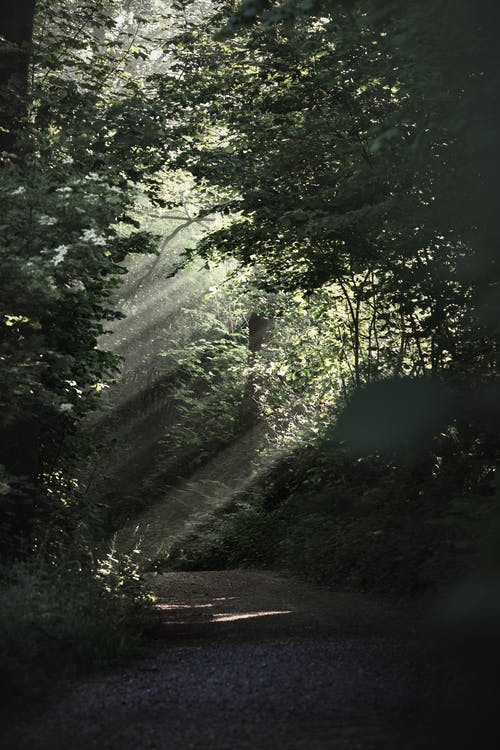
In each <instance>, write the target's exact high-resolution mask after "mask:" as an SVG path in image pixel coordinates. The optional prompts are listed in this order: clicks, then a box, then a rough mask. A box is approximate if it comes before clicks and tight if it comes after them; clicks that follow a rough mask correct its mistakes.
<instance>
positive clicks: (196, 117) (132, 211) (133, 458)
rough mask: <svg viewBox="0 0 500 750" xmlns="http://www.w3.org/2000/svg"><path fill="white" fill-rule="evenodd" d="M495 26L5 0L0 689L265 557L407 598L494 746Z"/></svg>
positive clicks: (499, 600)
mask: <svg viewBox="0 0 500 750" xmlns="http://www.w3.org/2000/svg"><path fill="white" fill-rule="evenodd" d="M498 20H499V19H498V10H497V7H496V3H493V2H492V0H477V1H476V2H475V3H473V2H470V1H469V0H453V1H452V0H421V2H419V3H406V2H403V1H402V0H285V1H284V2H281V0H80V2H76V0H4V1H3V2H2V3H1V4H0V112H1V116H0V163H1V170H0V192H1V196H2V213H1V217H0V224H1V243H0V694H1V695H2V697H3V696H5V700H8V701H11V700H12V699H14V701H17V702H19V701H21V702H23V701H26V700H37V699H38V698H39V696H40V694H45V693H46V692H47V691H48V692H50V691H53V690H57V685H59V684H61V681H62V682H63V683H64V680H67V679H68V678H70V679H76V678H79V677H80V676H82V675H83V676H85V675H88V674H94V673H96V672H99V670H103V669H113V668H114V667H116V665H117V664H123V663H128V661H129V660H130V659H131V658H132V657H133V655H134V654H136V653H137V652H138V651H139V652H140V650H141V648H143V644H144V640H145V639H146V640H147V638H148V637H149V636H148V633H149V632H150V631H151V630H153V631H154V629H155V627H157V625H155V623H156V618H157V616H158V609H159V607H158V601H159V599H158V597H159V594H158V591H157V590H155V583H154V581H155V580H156V578H157V577H162V576H164V575H166V576H167V577H168V575H173V574H174V573H175V574H178V573H183V574H186V575H187V573H188V572H189V574H190V575H191V574H193V575H194V574H195V573H197V572H200V571H234V570H238V571H239V570H243V571H245V570H249V571H271V572H273V571H274V572H276V573H277V574H278V573H279V574H283V575H291V576H298V577H299V578H300V580H306V581H310V582H311V585H315V586H317V585H319V586H321V587H324V588H326V589H329V590H333V591H337V592H350V593H352V595H360V596H361V595H362V596H368V597H370V596H378V595H381V596H386V597H389V598H390V599H391V601H400V602H401V601H403V602H406V603H408V602H413V603H415V602H418V603H422V602H424V604H422V605H421V606H425V603H427V602H432V607H433V608H435V609H437V610H438V611H439V616H438V619H439V618H441V620H443V621H446V624H445V625H443V627H444V629H445V633H446V636H445V639H446V640H447V641H450V640H453V638H455V637H456V638H457V639H458V640H460V643H461V644H462V647H463V648H462V649H461V651H460V654H461V657H460V658H462V657H463V661H464V663H465V662H467V665H468V666H469V665H470V663H473V664H474V670H473V672H474V675H473V677H471V673H469V672H467V676H468V677H467V680H469V681H470V685H471V686H470V692H467V691H466V692H465V697H464V698H463V699H464V700H466V701H467V705H468V707H469V709H470V710H469V713H470V715H471V717H472V718H471V722H470V723H471V725H472V726H473V727H474V733H475V734H474V737H475V740H474V742H472V741H471V743H470V744H467V743H468V741H466V740H464V745H463V746H464V747H480V748H481V750H483V748H484V750H486V749H487V748H489V747H490V746H491V747H492V748H493V747H495V748H496V747H498V744H497V743H498V741H499V739H500V727H498V726H497V721H496V720H495V716H496V717H498V709H499V708H500V704H499V702H498V698H497V692H498V687H497V684H496V683H497V679H498V669H499V668H500V638H499V635H498V634H499V632H500V630H499V627H500V614H499V613H500V570H499V563H500V556H499V550H500V516H499V506H498V503H499V500H500V495H499V492H500V487H499V474H498V471H497V466H498V459H499V454H500V435H499V431H498V423H499V420H500V380H499V370H500V314H499V313H500V296H499V292H500V267H499V255H498V246H499V239H500V238H499V236H498V235H499V229H498V206H499V202H498V198H499V195H498V184H497V183H498V165H499V163H500V159H499V157H500V139H499V137H498V133H499V130H500V59H499V58H500V47H499V45H498V41H497V39H496V35H497V29H498V23H497V22H498ZM167 579H168V578H165V579H164V580H167ZM162 580H163V579H162ZM419 606H420V605H419ZM441 620H440V621H441ZM479 691H480V692H481V696H487V698H486V697H485V698H484V700H483V698H481V700H478V706H475V704H474V706H473V705H472V704H473V703H474V696H476V697H477V696H478V695H479ZM479 703H481V707H479ZM476 714H477V715H476ZM460 726H461V725H460ZM478 727H481V729H482V731H484V736H483V735H481V736H479V735H478V731H479V729H478ZM462 729H463V728H461V729H460V732H462ZM465 736H468V735H467V734H466V733H465V734H462V738H463V737H465ZM489 743H490V744H489ZM90 746H91V745H88V747H90ZM93 746H94V745H92V747H93ZM102 746H104V745H102ZM143 746H144V747H150V745H147V744H144V745H143ZM165 746H167V745H165ZM177 746H178V747H182V746H185V747H208V748H212V747H213V748H218V747H219V745H217V744H215V743H214V742H212V744H210V742H208V741H207V742H206V744H200V745H196V744H194V745H189V744H185V745H182V744H179V745H175V747H177ZM228 746H229V745H220V747H221V748H222V747H228ZM232 746H233V747H235V748H238V747H241V748H246V747H247V745H246V744H243V743H241V744H238V741H236V742H233V744H232ZM253 746H255V747H259V745H258V744H256V745H253ZM261 746H262V747H264V745H261ZM273 746H274V747H279V746H280V745H276V744H274V745H273ZM282 746H283V747H295V745H291V744H283V745H282ZM304 746H305V745H304ZM311 746H313V745H311ZM316 746H317V747H318V748H319V747H321V748H323V747H325V748H327V747H334V745H333V744H328V743H327V744H323V745H321V744H318V745H314V747H316ZM338 746H339V748H340V747H353V748H354V747H365V745H354V744H352V745H350V744H348V745H340V744H339V745H338ZM396 746H398V747H401V746H403V745H394V747H396ZM406 746H407V747H410V745H406ZM454 746H457V747H458V746H459V744H458V742H457V744H456V745H454ZM460 746H461V745H460ZM12 747H14V746H12ZM43 747H45V745H44V746H43ZM48 747H51V746H50V745H49V744H47V748H48ZM52 747H55V746H52ZM96 747H98V745H96ZM110 747H111V745H110ZM113 747H114V746H113ZM136 747H137V745H136ZM151 747H153V745H151ZM172 747H174V745H172ZM249 747H250V745H249ZM265 747H267V745H266V746H265ZM298 747H299V745H297V748H298ZM300 747H303V746H302V745H300ZM335 747H337V745H335ZM366 747H367V748H371V747H372V745H369V744H368V745H366ZM373 747H375V745H373ZM376 747H379V745H376ZM380 747H386V748H389V747H392V745H390V744H385V745H384V744H383V745H380ZM440 747H444V744H443V745H440Z"/></svg>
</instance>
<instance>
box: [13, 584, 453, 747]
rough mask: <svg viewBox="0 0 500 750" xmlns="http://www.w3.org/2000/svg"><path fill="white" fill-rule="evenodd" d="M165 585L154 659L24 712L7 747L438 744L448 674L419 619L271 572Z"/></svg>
mask: <svg viewBox="0 0 500 750" xmlns="http://www.w3.org/2000/svg"><path fill="white" fill-rule="evenodd" d="M154 588H155V589H156V591H157V593H158V597H159V599H158V609H159V614H160V616H161V622H159V625H158V628H157V631H156V632H155V633H154V637H153V638H152V639H151V641H150V642H149V643H148V644H147V646H146V647H145V648H144V652H143V655H142V658H141V659H140V660H138V661H137V662H135V663H134V664H132V665H130V666H128V667H127V668H123V669H119V670H116V671H115V672H113V673H111V674H108V675H105V676H100V677H95V678H93V679H89V680H86V681H83V682H78V683H75V684H74V685H72V686H70V687H69V688H68V690H67V691H66V693H65V695H64V696H62V697H60V698H59V699H58V700H57V702H54V703H52V704H51V705H48V706H45V708H43V709H41V708H33V709H31V710H30V712H29V713H27V712H24V714H23V716H21V715H19V716H12V717H11V719H12V723H11V726H10V728H8V729H7V732H6V735H4V738H3V741H2V743H1V744H2V748H3V750H28V748H29V749H30V750H63V748H64V750H66V749H72V750H84V749H85V750H143V749H144V750H146V749H148V750H149V749H151V750H153V749H157V750H163V749H169V750H170V749H172V750H174V749H175V750H185V749H188V748H196V749H198V748H200V749H201V748H206V749H207V750H212V749H213V750H223V749H224V750H239V749H240V748H241V750H247V748H248V750H249V749H250V748H252V749H254V750H259V749H260V748H262V749H264V750H267V749H268V748H269V750H270V749H271V748H273V749H275V748H276V749H278V750H279V749H281V748H283V749H284V750H285V749H286V750H289V749H297V750H298V749H299V748H300V749H302V748H304V750H305V748H308V750H309V749H313V750H315V749H317V750H323V749H326V748H339V749H343V748H349V750H350V749H351V748H352V749H353V750H354V749H360V750H369V749H371V748H373V749H375V748H377V749H378V748H380V749H382V748H383V749H384V750H392V749H394V750H396V748H397V750H402V749H403V748H404V749H405V750H410V749H412V750H413V749H416V748H422V749H423V748H426V749H427V748H430V747H432V746H433V740H434V739H435V734H434V727H433V717H434V715H435V714H436V713H437V712H436V707H437V700H438V696H437V692H436V690H437V689H436V684H437V681H436V675H435V669H436V667H435V664H434V657H433V654H432V649H431V647H430V646H429V645H428V644H427V645H426V644H425V643H424V642H423V641H422V639H421V638H420V637H419V636H418V635H417V633H416V632H415V617H414V614H413V613H412V612H409V611H402V610H400V609H397V608H395V607H394V606H392V605H389V604H388V603H387V601H384V600H381V599H377V598H374V597H370V596H367V595H356V594H338V593H334V592H331V591H328V590H325V589H320V588H317V587H314V586H312V585H310V584H306V583H303V582H302V581H300V580H298V579H296V578H288V577H282V576H279V575H276V574H274V573H268V572H252V571H229V572H226V571H223V572H207V573H168V574H164V575H161V576H156V577H155V579H154Z"/></svg>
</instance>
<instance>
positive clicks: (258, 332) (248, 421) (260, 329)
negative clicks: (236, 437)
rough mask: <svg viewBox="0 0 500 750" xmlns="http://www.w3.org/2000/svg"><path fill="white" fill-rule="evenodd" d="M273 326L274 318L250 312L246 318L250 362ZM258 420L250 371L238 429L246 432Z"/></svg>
mask: <svg viewBox="0 0 500 750" xmlns="http://www.w3.org/2000/svg"><path fill="white" fill-rule="evenodd" d="M273 327H274V320H272V319H271V318H264V317H263V316H262V315H258V314H257V313H251V315H250V317H249V318H248V351H249V356H250V364H253V361H254V359H255V355H256V354H257V352H258V351H259V349H261V348H262V344H263V343H264V341H265V340H266V338H267V337H268V335H269V333H270V331H271V330H272V328H273ZM258 421H259V410H258V408H257V401H256V399H255V382H254V377H253V374H252V373H250V375H249V377H248V379H247V382H246V384H245V392H244V394H243V401H242V402H241V408H240V429H241V431H242V432H247V431H248V430H251V429H252V427H255V425H256V424H257V422H258Z"/></svg>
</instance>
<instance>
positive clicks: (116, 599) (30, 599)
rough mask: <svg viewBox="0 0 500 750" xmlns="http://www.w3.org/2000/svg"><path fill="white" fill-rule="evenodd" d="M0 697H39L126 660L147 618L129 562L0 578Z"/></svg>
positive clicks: (27, 567)
mask: <svg viewBox="0 0 500 750" xmlns="http://www.w3.org/2000/svg"><path fill="white" fill-rule="evenodd" d="M0 576H1V578H0V695H1V696H2V698H3V699H4V700H12V699H15V698H17V697H30V698H40V697H42V696H43V695H45V694H47V693H50V692H52V691H53V690H54V689H55V688H56V687H57V685H58V684H59V683H60V681H61V680H62V679H64V678H69V677H74V676H77V675H81V674H84V673H86V672H89V671H90V670H95V669H101V668H104V667H108V666H111V665H113V664H116V663H118V662H120V661H121V660H122V659H124V658H125V657H129V656H130V655H131V654H132V653H133V652H134V649H135V647H136V646H137V645H138V643H139V639H140V636H141V633H142V631H143V630H144V628H145V627H146V626H147V624H148V622H149V620H150V617H151V614H150V611H151V609H150V604H151V597H150V596H149V595H148V594H147V593H146V592H145V590H144V588H143V585H142V583H141V580H140V578H139V575H138V573H137V569H136V566H135V564H134V562H133V561H132V560H131V558H129V557H121V558H118V557H115V556H114V553H113V552H110V553H109V554H108V555H107V556H106V557H104V558H103V559H102V560H99V561H90V560H89V561H86V562H84V563H82V561H81V560H72V559H71V558H70V556H67V557H66V559H64V560H57V561H48V560H46V559H42V560H38V561H34V560H31V561H29V562H19V563H16V564H13V565H12V564H10V565H9V566H8V567H5V568H3V569H2V570H1V571H0Z"/></svg>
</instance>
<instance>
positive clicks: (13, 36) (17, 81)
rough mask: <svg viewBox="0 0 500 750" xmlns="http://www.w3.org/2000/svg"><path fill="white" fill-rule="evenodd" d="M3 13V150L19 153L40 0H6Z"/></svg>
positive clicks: (0, 46)
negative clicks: (18, 146) (17, 146)
mask: <svg viewBox="0 0 500 750" xmlns="http://www.w3.org/2000/svg"><path fill="white" fill-rule="evenodd" d="M2 6H3V7H2V10H1V12H0V109H1V112H2V121H1V128H0V151H7V152H11V153H12V152H15V151H16V143H17V139H18V133H19V129H20V127H21V125H22V121H23V119H24V117H25V115H26V109H27V99H28V96H27V95H28V74H29V64H30V54H31V53H30V46H31V42H32V37H33V20H34V17H35V7H36V0H3V3H2Z"/></svg>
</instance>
